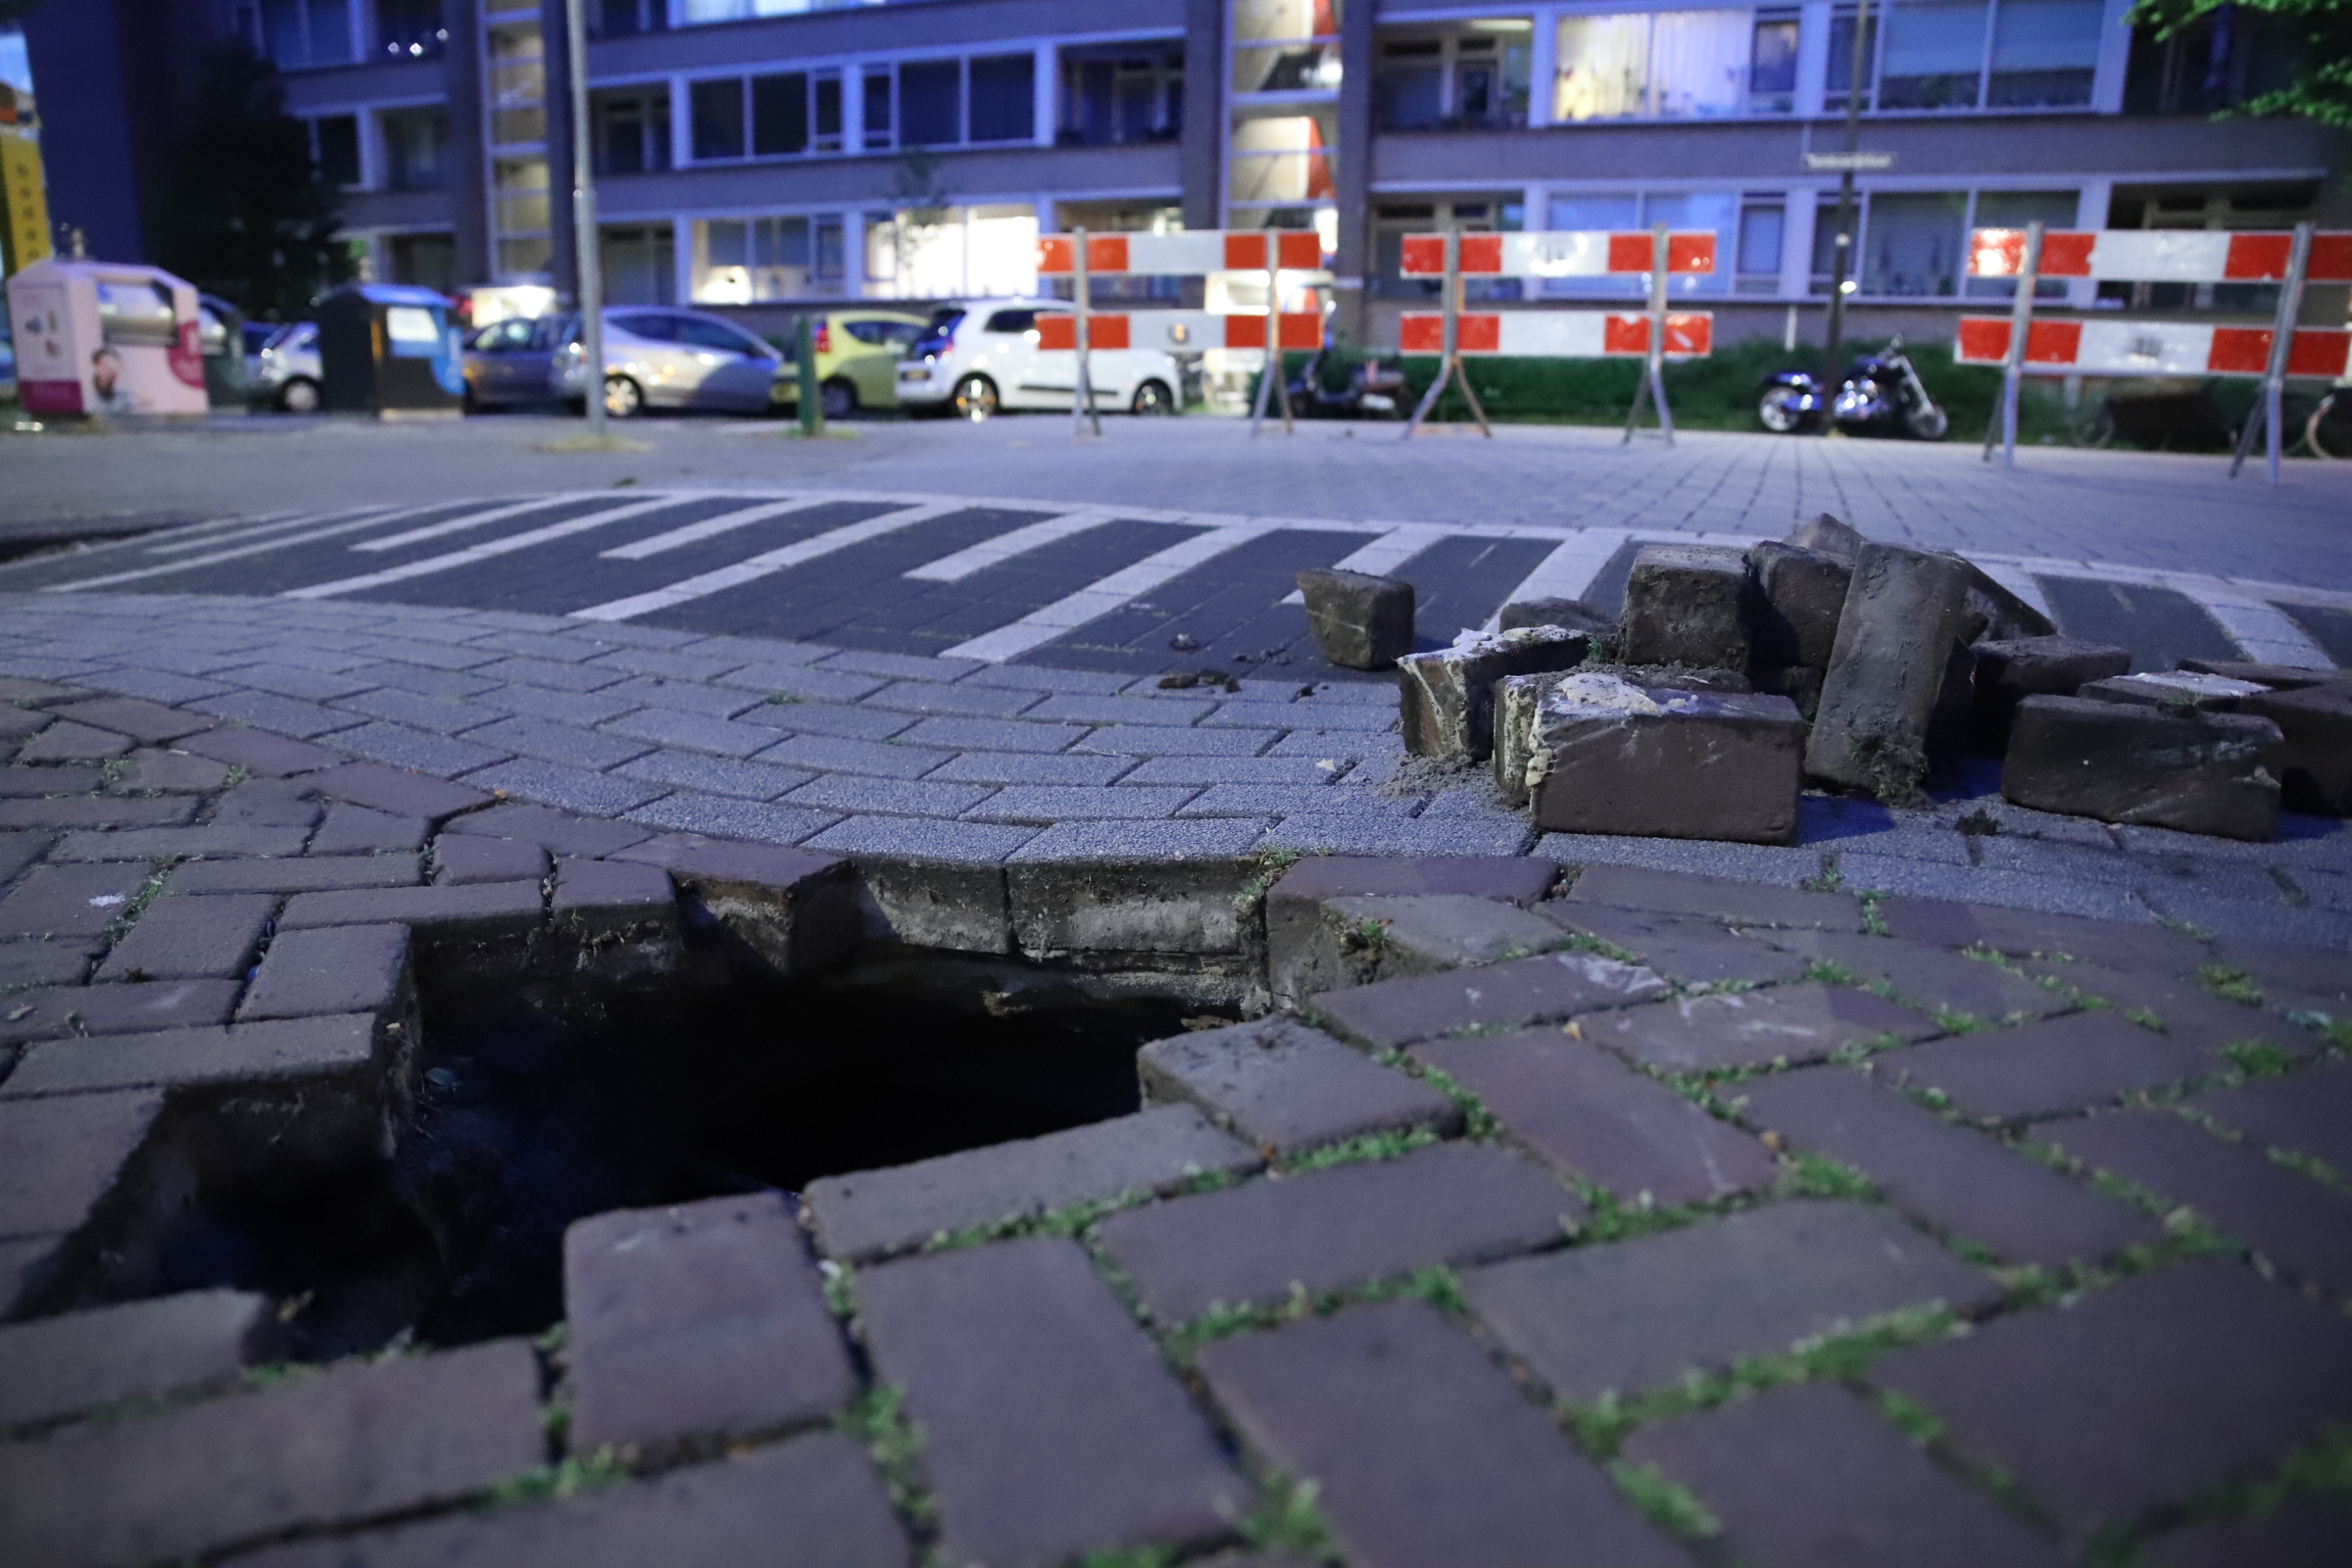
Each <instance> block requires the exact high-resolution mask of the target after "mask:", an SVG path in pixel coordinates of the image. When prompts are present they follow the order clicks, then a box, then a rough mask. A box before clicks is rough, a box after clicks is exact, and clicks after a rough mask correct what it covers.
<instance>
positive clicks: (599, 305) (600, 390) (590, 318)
mask: <svg viewBox="0 0 2352 1568" xmlns="http://www.w3.org/2000/svg"><path fill="white" fill-rule="evenodd" d="M587 7H588V0H564V33H565V35H566V36H565V40H564V41H565V44H566V46H567V47H566V48H565V50H564V53H565V56H566V57H567V59H568V60H569V62H570V66H571V70H570V72H569V73H568V74H569V75H570V77H571V239H572V245H571V248H572V251H573V254H574V256H575V257H576V258H577V264H578V272H579V283H580V357H581V360H582V362H583V367H584V368H585V369H586V371H587V376H588V385H587V396H586V397H585V398H583V399H582V400H581V401H582V402H583V403H584V404H585V405H586V407H587V411H588V439H589V440H591V441H602V440H603V439H604V438H605V279H604V269H603V266H602V263H603V258H602V257H601V256H600V255H599V254H598V252H599V249H600V247H599V246H598V244H597V228H596V166H595V162H594V160H593V159H592V158H591V157H590V156H589V154H590V139H589V133H588V18H587Z"/></svg>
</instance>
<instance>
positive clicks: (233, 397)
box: [196, 294, 253, 411]
mask: <svg viewBox="0 0 2352 1568" xmlns="http://www.w3.org/2000/svg"><path fill="white" fill-rule="evenodd" d="M196 341H197V345H198V347H199V348H200V349H201V350H202V351H203V354H204V392H205V396H207V397H209V398H211V399H212V400H213V407H214V408H216V409H229V410H239V411H241V410H243V409H244V407H245V402H246V399H247V397H248V396H249V395H250V394H251V393H252V390H253V371H252V369H251V368H250V367H249V366H248V365H247V364H246V360H245V313H244V312H243V311H240V310H238V309H237V308H236V307H235V306H234V305H231V304H229V303H228V301H226V300H224V299H222V298H221V297H220V296H219V295H218V294H199V295H197V296H196Z"/></svg>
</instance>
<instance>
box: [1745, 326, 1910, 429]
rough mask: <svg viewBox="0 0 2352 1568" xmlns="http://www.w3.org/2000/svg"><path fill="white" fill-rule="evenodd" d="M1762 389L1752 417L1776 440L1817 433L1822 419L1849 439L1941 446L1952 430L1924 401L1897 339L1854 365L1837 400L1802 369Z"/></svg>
mask: <svg viewBox="0 0 2352 1568" xmlns="http://www.w3.org/2000/svg"><path fill="white" fill-rule="evenodd" d="M1763 386H1764V391H1763V396H1761V397H1759V398H1758V399H1757V400H1756V417H1757V418H1758V419H1760V420H1761V421H1763V425H1764V428H1765V429H1767V430H1771V431H1773V432H1775V433H1776V434H1780V435H1793V434H1795V433H1796V432H1798V431H1800V430H1814V429H1819V428H1820V427H1821V422H1822V420H1823V419H1825V418H1826V419H1828V420H1830V421H1831V422H1832V423H1833V424H1835V425H1836V426H1837V428H1838V429H1840V430H1843V431H1846V432H1848V433H1849V434H1855V435H1861V434H1872V435H1907V436H1911V437H1913V438H1914V439H1917V440H1921V441H1940V440H1942V439H1943V438H1944V436H1945V434H1946V433H1947V432H1949V431H1950V429H1951V426H1952V421H1951V417H1950V416H1948V415H1946V414H1945V413H1944V412H1943V410H1942V409H1940V408H1938V407H1937V406H1936V400H1935V399H1934V398H1932V397H1930V396H1928V389H1927V387H1926V386H1925V385H1924V384H1923V383H1922V382H1921V381H1920V379H1919V371H1917V370H1916V369H1914V368H1912V366H1911V359H1910V356H1909V355H1907V354H1905V353H1904V352H1903V340H1902V338H1901V337H1899V336H1897V337H1894V338H1891V339H1889V340H1888V342H1887V346H1886V347H1885V348H1884V349H1881V350H1880V351H1879V352H1878V353H1876V354H1873V355H1869V356H1866V357H1865V358H1862V359H1859V360H1856V361H1855V362H1854V363H1853V365H1852V367H1851V368H1848V369H1847V370H1846V372H1845V379H1844V380H1843V381H1841V382H1840V383H1838V391H1837V393H1836V395H1835V396H1829V395H1825V394H1824V392H1823V390H1822V385H1821V382H1820V381H1819V380H1817V379H1816V378H1815V377H1813V376H1812V375H1810V374H1808V373H1806V372H1805V371H1803V370H1779V371H1776V372H1774V373H1773V374H1771V375H1768V376H1766V377H1765V378H1764V383H1763Z"/></svg>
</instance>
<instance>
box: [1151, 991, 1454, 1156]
mask: <svg viewBox="0 0 2352 1568" xmlns="http://www.w3.org/2000/svg"><path fill="white" fill-rule="evenodd" d="M1136 1070H1137V1072H1138V1074H1139V1075H1140V1076H1141V1078H1142V1080H1143V1084H1144V1093H1145V1095H1146V1097H1147V1098H1148V1099H1150V1100H1152V1101H1154V1102H1172V1101H1179V1100H1189V1101H1191V1102H1193V1103H1195V1104H1198V1105H1199V1106H1201V1109H1203V1110H1205V1111H1207V1112H1208V1113H1209V1115H1210V1116H1212V1117H1214V1118H1216V1119H1217V1120H1218V1121H1219V1122H1220V1123H1221V1124H1223V1125H1226V1126H1230V1127H1231V1128H1232V1129H1233V1130H1234V1131H1235V1132H1237V1133H1239V1134H1241V1135H1242V1136H1243V1137H1244V1138H1246V1139H1248V1140H1249V1141H1250V1143H1251V1144H1253V1145H1256V1146H1258V1147H1260V1148H1264V1149H1270V1150H1272V1151H1273V1152H1277V1153H1291V1152H1296V1151H1298V1150H1301V1149H1308V1148H1312V1147H1313V1146H1315V1145H1317V1144H1331V1143H1337V1142H1339V1141H1341V1140H1342V1139H1347V1138H1356V1137H1361V1136H1364V1135H1366V1134H1370V1133H1379V1132H1395V1131H1409V1130H1412V1129H1415V1128H1421V1127H1435V1128H1439V1129H1442V1130H1444V1131H1446V1132H1451V1131H1454V1130H1455V1129H1456V1128H1457V1127H1458V1126H1459V1125H1460V1122H1461V1114H1460V1112H1459V1111H1457V1110H1456V1109H1455V1108H1454V1105H1453V1103H1452V1102H1451V1101H1449V1100H1447V1099H1446V1097H1445V1096H1444V1095H1441V1094H1439V1093H1438V1092H1437V1091H1436V1090H1434V1089H1431V1088H1429V1087H1428V1086H1427V1085H1425V1084H1419V1083H1415V1082H1414V1081H1413V1080H1412V1079H1410V1078H1408V1077H1406V1076H1405V1075H1404V1074H1402V1073H1400V1072H1397V1071H1394V1070H1392V1069H1389V1068H1384V1067H1379V1066H1376V1065H1374V1064H1373V1063H1371V1062H1369V1061H1366V1060H1365V1059H1364V1057H1363V1054H1361V1053H1360V1052H1356V1051H1351V1050H1349V1049H1348V1047H1346V1046H1343V1045H1341V1044H1340V1043H1339V1042H1338V1041H1336V1040H1334V1039H1332V1038H1331V1037H1330V1036H1329V1035H1327V1034H1324V1033H1323V1032H1322V1031H1321V1030H1319V1029H1309V1028H1306V1027H1305V1026H1304V1025H1302V1024H1298V1023H1293V1022H1290V1021H1288V1020H1281V1019H1265V1020H1262V1021H1260V1022H1256V1023H1243V1024H1234V1025H1232V1026H1231V1027H1229V1028H1224V1029H1205V1030H1198V1031H1195V1032H1194V1033H1191V1034H1184V1035H1177V1036H1175V1037H1174V1038H1172V1039H1168V1040H1156V1041H1153V1042H1152V1044H1150V1045H1148V1046H1146V1047H1144V1048H1143V1050H1142V1051H1140V1052H1138V1053H1137V1054H1136Z"/></svg>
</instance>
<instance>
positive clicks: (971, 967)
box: [161, 956, 1227, 1359]
mask: <svg viewBox="0 0 2352 1568" xmlns="http://www.w3.org/2000/svg"><path fill="white" fill-rule="evenodd" d="M421 1000H422V1012H423V1021H424V1031H423V1038H424V1045H423V1049H422V1051H421V1053H420V1056H419V1061H418V1067H419V1071H420V1075H421V1076H420V1078H419V1081H418V1092H417V1113H416V1115H415V1117H414V1118H413V1120H412V1121H411V1123H410V1125H409V1126H408V1127H407V1128H406V1130H405V1132H404V1135H403V1137H402V1139H401V1143H400V1147H399V1151H398V1153H397V1155H396V1157H395V1159H394V1160H393V1162H392V1165H391V1166H390V1168H389V1169H384V1168H378V1169H376V1170H373V1171H369V1172H366V1173H362V1174H360V1175H356V1176H353V1177H351V1178H348V1179H346V1180H343V1181H339V1182H328V1183H319V1182H316V1181H302V1182H293V1183H283V1184H277V1185H272V1186H270V1187H269V1188H265V1189H249V1190H246V1191H243V1192H240V1193H233V1194H208V1195H207V1201H205V1202H204V1204H203V1205H202V1206H201V1207H200V1208H194V1209H190V1210H189V1211H187V1212H186V1213H184V1214H183V1216H182V1218H181V1219H180V1221H179V1222H178V1223H177V1224H175V1226H174V1227H173V1229H172V1233H171V1234H170V1235H169V1236H167V1237H166V1238H164V1250H163V1258H162V1273H163V1275H164V1279H163V1282H162V1285H161V1289H162V1290H165V1291H176V1290H190V1289H196V1288H200V1287H203V1286H208V1285H220V1284H233V1285H238V1286H241V1287H244V1288H248V1289H256V1290H262V1291H266V1292H268V1293H269V1294H270V1295H271V1296H273V1297H275V1298H276V1299H279V1300H280V1302H281V1303H282V1304H283V1307H284V1310H285V1315H286V1333H287V1341H288V1343H287V1345H286V1347H285V1348H286V1350H287V1352H288V1353H289V1354H291V1355H293V1356H295V1357H297V1358H319V1359H324V1358H328V1357H332V1356H335V1355H340V1354H349V1353H352V1352H353V1351H357V1350H365V1349H369V1348H375V1347H377V1346H381V1345H383V1344H385V1343H386V1342H388V1341H390V1340H392V1339H395V1338H397V1337H398V1336H400V1335H401V1334H402V1333H403V1332H404V1331H406V1332H408V1333H409V1334H411V1335H412V1336H413V1337H414V1339H416V1340H417V1341H418V1342H421V1343H425V1344H433V1345H456V1344H465V1343H468V1342H471V1341H476V1340H481V1339H486V1338H490V1337H492V1336H496V1335H502V1334H515V1333H532V1332H535V1331H537V1330H539V1329H542V1328H545V1327H546V1326H547V1325H549V1324H551V1323H553V1322H555V1321H556V1320H557V1319H559V1318H560V1317H562V1316H563V1292H562V1284H563V1236H564V1227H565V1226H566V1225H568V1224H569V1223H570V1222H571V1221H573V1220H575V1219H578V1218H580V1217H581V1216H583V1215H587V1214H594V1213H601V1212H603V1211H605V1210H607V1209H613V1208H625V1207H637V1206H644V1205H649V1204H659V1203H671V1202H685V1201H692V1200H695V1199H700V1198H711V1197H716V1196H719V1195H722V1194H727V1193H740V1192H751V1191H758V1190H760V1189H766V1188H773V1189H779V1190H782V1191H784V1192H787V1193H792V1194H796V1195H797V1194H798V1193H799V1192H800V1190H801V1189H802V1188H804V1187H806V1186H807V1185H808V1184H809V1182H810V1181H813V1180H814V1179H816V1178H817V1177H819V1176H825V1175H831V1174H837V1173H840V1172H844V1171H852V1170H864V1169H871V1168H874V1167H877V1166H883V1165H896V1164H903V1163H905V1162H907V1161H909V1160H916V1159H923V1158H927V1157H929V1156H932V1155H935V1154H943V1153H950V1152H955V1151H956V1150H962V1149H973V1148H978V1147H980V1146H982V1145H986V1144H994V1143H1000V1142H1003V1141H1004V1140H1006V1139H1012V1138H1030V1137H1035V1136H1037V1135H1039V1134H1041V1133H1048V1132H1053V1131H1055V1130H1057V1129H1061V1128H1066V1127H1074V1126H1079V1125H1082V1124H1084V1123H1088V1122H1094V1121H1101V1120H1103V1119H1105V1118H1107V1117H1111V1116H1117V1115H1122V1114H1125V1113H1127V1112H1129V1111H1132V1110H1134V1109H1135V1108H1136V1106H1137V1103H1138V1092H1137V1086H1136V1076H1135V1053H1136V1050H1137V1048H1138V1047H1140V1046H1142V1045H1143V1044H1144V1043H1146V1042H1147V1041H1151V1040H1155V1039H1159V1038H1162V1037H1164V1036H1167V1035H1172V1034H1180V1033H1182V1032H1183V1031H1184V1029H1185V1020H1186V1019H1187V1018H1188V1017H1195V1016H1199V1015H1201V1014H1202V1013H1203V1012H1204V1011H1205V1010H1206V1009H1204V1008H1202V1007H1201V1005H1198V1004H1195V1003H1192V1002H1188V1001H1185V1000H1182V999H1179V998H1174V997H1166V996H1125V997H1106V996H1104V995H1102V994H1099V993H1097V992H1094V991H1091V990H1089V989H1088V988H1086V987H1085V986H1084V985H1083V984H1082V983H1080V982H1078V981H1077V980H1075V979H1074V978H1073V977H1071V976H1068V975H1063V974H1057V973H1054V972H1051V971H1047V970H1042V969H1037V968H1031V967H1028V966H1024V965H1020V964H1017V963H1010V962H999V961H974V960H964V959H958V958H954V957H944V956H932V957H930V958H928V959H926V960H924V961H906V960H902V961H897V962H891V963H885V964H876V965H868V966H865V967H862V968H859V969H856V970H852V971H849V972H847V973H845V974H842V975H839V976H835V977H832V978H830V979H826V980H822V981H817V982H813V983H805V984H801V985H795V986H785V985H781V984H773V985H769V984H754V983H737V984H734V985H730V986H727V987H724V988H719V989H713V990H708V991H701V992H693V991H667V992H658V993H653V994H648V995H637V996H609V997H602V998H598V999H596V1000H595V1001H594V1002H593V1003H587V1002H583V1000H582V999H580V998H579V997H577V996H568V997H560V996H558V995H557V994H556V993H555V992H554V991H553V990H552V989H550V990H548V991H546V992H543V993H535V992H534V991H533V990H532V989H531V988H529V987H517V986H515V984H513V983H512V982H503V983H499V984H485V983H467V982H466V980H464V979H463V978H462V977H453V976H429V975H428V976H427V977H426V984H425V986H424V988H423V994H422V999H421ZM1215 1021H1218V1022H1223V1021H1227V1020H1226V1019H1225V1018H1223V1017H1222V1016H1219V1017H1218V1018H1217V1019H1216V1020H1215Z"/></svg>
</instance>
